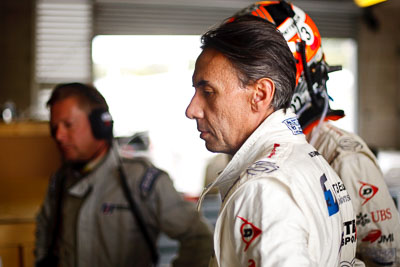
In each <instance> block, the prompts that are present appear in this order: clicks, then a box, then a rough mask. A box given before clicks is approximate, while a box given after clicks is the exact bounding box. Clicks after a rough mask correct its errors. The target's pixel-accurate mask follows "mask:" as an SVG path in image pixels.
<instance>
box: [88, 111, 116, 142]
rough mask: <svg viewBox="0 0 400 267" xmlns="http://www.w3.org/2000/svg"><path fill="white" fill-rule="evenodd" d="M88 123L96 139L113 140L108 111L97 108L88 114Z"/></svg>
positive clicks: (111, 121) (111, 124) (110, 118)
mask: <svg viewBox="0 0 400 267" xmlns="http://www.w3.org/2000/svg"><path fill="white" fill-rule="evenodd" d="M89 122H90V126H91V128H92V133H93V136H94V137H95V138H96V139H106V140H111V139H112V138H113V123H114V122H113V120H112V117H111V114H110V113H109V112H108V110H106V109H104V108H97V109H94V110H92V112H91V113H90V114H89Z"/></svg>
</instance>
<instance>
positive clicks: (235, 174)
mask: <svg viewBox="0 0 400 267" xmlns="http://www.w3.org/2000/svg"><path fill="white" fill-rule="evenodd" d="M287 120H290V121H295V122H296V123H297V125H298V128H297V129H296V130H297V132H296V134H295V135H298V137H299V138H301V140H302V141H303V142H304V139H305V137H304V135H303V134H302V132H301V128H300V125H299V124H298V122H297V119H296V115H295V114H294V113H293V112H292V111H290V110H289V109H287V110H286V113H285V112H284V110H283V109H280V110H277V111H275V112H273V113H272V114H271V115H270V116H268V117H267V118H266V119H265V120H264V121H263V122H262V123H261V125H260V126H259V127H258V128H257V129H256V130H255V131H254V132H253V133H252V134H251V135H250V137H249V138H248V139H247V140H246V141H245V142H244V144H243V145H242V146H241V147H240V149H239V150H238V151H237V152H236V154H235V155H234V156H233V158H232V160H231V161H230V162H229V164H228V165H227V166H226V167H225V169H224V170H223V171H222V173H221V174H220V175H219V176H218V177H217V179H216V180H215V181H214V182H213V183H212V184H210V185H208V186H207V187H206V188H205V190H204V191H203V193H202V195H201V197H200V201H199V205H201V200H202V198H203V197H204V196H205V195H206V194H207V192H208V191H209V190H211V188H213V187H218V189H219V191H220V194H221V198H222V199H224V197H225V195H226V194H227V193H228V191H229V189H230V188H231V186H232V184H233V183H234V182H235V181H236V180H238V179H239V177H240V174H241V172H242V171H243V169H247V167H249V166H250V165H251V164H252V163H253V162H254V161H255V160H257V159H258V158H260V157H262V156H263V154H264V153H265V151H266V149H268V148H269V147H271V148H272V147H273V145H274V143H279V142H285V141H286V140H290V141H291V142H294V140H296V138H294V136H295V135H294V133H293V129H292V130H291V129H290V128H289V126H288V125H287V124H286V123H285V121H287Z"/></svg>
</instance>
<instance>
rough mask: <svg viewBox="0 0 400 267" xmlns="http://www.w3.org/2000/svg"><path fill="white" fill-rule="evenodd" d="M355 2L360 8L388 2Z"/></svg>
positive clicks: (384, 0) (355, 0) (373, 0)
mask: <svg viewBox="0 0 400 267" xmlns="http://www.w3.org/2000/svg"><path fill="white" fill-rule="evenodd" d="M354 2H355V3H356V5H357V6H359V7H369V6H373V5H376V4H379V3H382V2H386V0H354Z"/></svg>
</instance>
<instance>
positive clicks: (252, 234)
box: [237, 216, 262, 251]
mask: <svg viewBox="0 0 400 267" xmlns="http://www.w3.org/2000/svg"><path fill="white" fill-rule="evenodd" d="M237 217H238V218H239V219H241V220H242V221H243V224H242V225H241V226H240V234H241V235H242V240H243V242H244V243H245V244H246V247H245V248H244V251H246V250H247V249H248V248H249V246H250V244H251V243H252V242H253V241H254V240H255V239H256V238H257V237H258V236H259V235H260V234H261V233H262V231H261V230H260V229H259V228H257V227H256V226H254V224H252V223H251V222H249V221H247V220H246V219H244V218H242V217H240V216H237Z"/></svg>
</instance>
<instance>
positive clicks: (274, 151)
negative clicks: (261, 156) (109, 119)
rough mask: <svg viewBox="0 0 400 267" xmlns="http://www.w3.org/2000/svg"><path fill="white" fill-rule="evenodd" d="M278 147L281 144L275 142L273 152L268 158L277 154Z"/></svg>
mask: <svg viewBox="0 0 400 267" xmlns="http://www.w3.org/2000/svg"><path fill="white" fill-rule="evenodd" d="M277 147H280V144H274V148H273V149H272V152H271V153H270V154H269V155H268V158H272V156H273V155H275V153H276V148H277Z"/></svg>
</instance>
